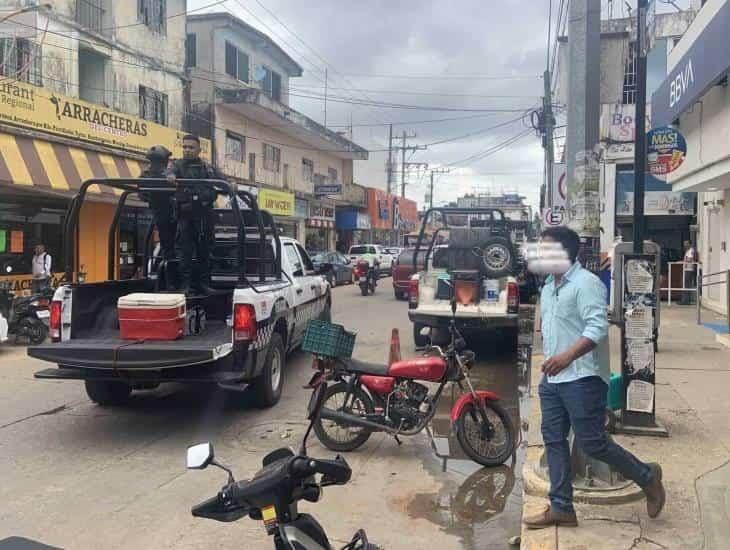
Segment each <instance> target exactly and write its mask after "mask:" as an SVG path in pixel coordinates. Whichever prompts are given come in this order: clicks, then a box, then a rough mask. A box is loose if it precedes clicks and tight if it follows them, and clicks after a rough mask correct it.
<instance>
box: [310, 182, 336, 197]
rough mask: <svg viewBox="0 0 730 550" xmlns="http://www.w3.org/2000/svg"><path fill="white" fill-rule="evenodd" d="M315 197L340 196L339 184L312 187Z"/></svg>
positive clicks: (321, 184)
mask: <svg viewBox="0 0 730 550" xmlns="http://www.w3.org/2000/svg"><path fill="white" fill-rule="evenodd" d="M314 194H315V195H342V184H341V183H320V184H315V186H314Z"/></svg>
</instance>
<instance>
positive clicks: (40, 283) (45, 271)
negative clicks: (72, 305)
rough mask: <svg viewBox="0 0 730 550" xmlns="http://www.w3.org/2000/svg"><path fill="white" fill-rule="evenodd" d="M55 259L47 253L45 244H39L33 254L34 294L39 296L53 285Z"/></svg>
mask: <svg viewBox="0 0 730 550" xmlns="http://www.w3.org/2000/svg"><path fill="white" fill-rule="evenodd" d="M52 267H53V258H52V257H51V255H50V254H49V253H48V252H46V247H45V245H44V244H42V243H41V244H38V245H36V247H35V253H34V254H33V274H32V279H31V283H30V287H31V291H32V292H33V294H38V293H39V292H41V291H43V290H44V289H46V288H47V287H48V285H50V284H51V277H52V274H51V268H52Z"/></svg>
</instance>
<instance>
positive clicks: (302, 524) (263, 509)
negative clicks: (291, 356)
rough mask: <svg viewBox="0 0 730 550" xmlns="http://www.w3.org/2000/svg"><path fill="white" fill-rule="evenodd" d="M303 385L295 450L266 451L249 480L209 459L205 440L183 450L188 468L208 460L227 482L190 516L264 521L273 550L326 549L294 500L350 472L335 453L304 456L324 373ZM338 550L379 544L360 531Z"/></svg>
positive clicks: (313, 495) (315, 497) (313, 498)
mask: <svg viewBox="0 0 730 550" xmlns="http://www.w3.org/2000/svg"><path fill="white" fill-rule="evenodd" d="M309 387H313V388H314V392H313V393H312V397H311V399H310V401H309V406H308V409H307V416H308V418H309V427H308V428H307V431H306V433H305V434H304V439H303V440H302V445H301V448H300V449H299V453H298V454H294V452H293V451H292V450H291V449H289V448H282V449H277V450H276V451H273V452H271V453H269V454H268V455H266V456H265V457H264V459H263V468H262V469H261V470H260V471H259V472H258V473H257V474H256V475H255V476H254V477H253V479H251V480H245V481H235V480H234V479H233V473H232V472H231V470H229V469H228V468H226V467H225V466H222V465H220V464H219V463H217V462H216V461H215V459H214V455H213V447H212V445H211V444H210V443H201V444H199V445H194V446H192V447H190V448H188V451H187V467H188V468H191V469H198V470H202V469H203V468H206V467H207V466H209V465H211V464H212V465H214V466H218V467H219V468H221V469H223V470H225V471H226V472H228V482H227V483H226V484H225V485H224V486H223V488H222V489H221V490H220V492H219V493H218V494H217V495H216V496H215V497H213V498H211V499H208V500H206V501H205V502H202V503H201V504H198V505H197V506H194V507H193V509H192V514H193V516H195V517H200V518H208V519H214V520H216V521H222V522H231V521H236V520H239V519H241V518H243V517H244V516H249V517H250V518H251V519H253V520H257V521H262V522H263V523H264V526H265V527H266V532H267V533H268V535H269V536H273V537H274V548H276V550H332V546H331V545H330V543H329V539H328V538H327V534H326V533H325V531H324V528H323V527H322V526H321V525H320V524H319V522H317V520H316V519H314V517H312V516H311V515H309V514H300V513H299V512H298V510H297V502H298V501H300V500H307V501H309V502H317V501H319V499H320V497H321V496H322V488H323V487H326V486H328V485H344V484H346V483H347V482H348V481H349V480H350V476H351V475H352V470H351V469H350V466H349V465H348V464H347V462H346V461H345V459H344V458H342V457H340V456H339V455H338V456H337V457H336V458H335V459H334V460H320V459H316V458H312V457H310V456H308V455H307V447H306V444H307V438H308V437H309V433H310V432H311V431H312V424H313V423H314V421H315V420H316V418H317V417H318V416H319V412H320V410H321V408H322V403H323V401H324V396H325V391H326V389H327V383H326V382H325V374H324V373H323V372H318V373H317V374H316V375H315V376H314V378H312V381H311V382H310V383H309ZM317 475H319V476H320V477H319V480H317V478H316V476H317ZM342 550H379V547H377V546H376V545H374V544H371V543H369V542H368V540H367V536H366V535H365V532H364V531H362V530H360V531H358V532H357V533H356V534H355V536H354V537H353V539H352V540H351V541H350V542H349V543H348V544H346V545H345V546H344V547H343V548H342Z"/></svg>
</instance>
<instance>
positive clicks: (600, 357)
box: [523, 227, 665, 529]
mask: <svg viewBox="0 0 730 550" xmlns="http://www.w3.org/2000/svg"><path fill="white" fill-rule="evenodd" d="M542 240H543V241H544V242H554V243H560V245H562V248H563V249H564V250H565V252H566V254H567V257H568V260H569V261H568V262H564V267H562V268H560V269H559V270H558V269H555V270H553V272H552V274H551V275H549V276H548V278H547V279H546V282H545V286H544V287H543V289H542V293H541V297H540V315H541V321H542V323H541V327H542V337H543V350H544V355H545V362H544V363H543V366H542V371H543V373H544V376H543V378H542V381H541V382H540V386H539V396H540V408H541V410H542V438H543V441H544V444H545V453H546V456H547V463H548V471H549V474H550V493H549V498H550V505H549V506H548V507H547V508H546V509H545V511H543V512H542V513H540V514H537V515H534V516H532V517H528V518H525V519H524V520H523V521H524V523H525V525H526V527H527V528H529V529H541V528H544V527H550V526H553V525H562V526H568V527H574V526H577V525H578V521H577V518H576V515H575V510H574V508H573V485H572V473H571V456H570V447H569V445H568V432H569V430H570V428H571V427H572V428H573V432H574V434H575V438H576V441H577V443H578V445H579V446H580V448H581V449H582V450H583V452H584V453H585V454H587V455H588V456H590V457H592V458H594V459H596V460H600V461H602V462H605V463H607V464H608V465H610V466H611V467H613V469H614V470H616V471H617V472H619V473H620V474H621V475H623V476H624V477H625V478H626V479H630V480H633V481H635V482H636V483H637V484H638V485H639V486H640V487H641V488H642V489H643V491H644V494H645V495H646V508H647V512H648V514H649V517H652V518H654V517H656V516H658V515H659V513H660V512H661V511H662V507H663V506H664V500H665V492H664V486H663V485H662V469H661V467H660V466H659V464H656V463H650V464H645V463H644V462H641V461H640V460H639V459H638V458H636V457H635V456H634V455H632V454H631V453H629V452H628V451H626V450H625V449H623V448H622V447H620V446H619V445H618V444H616V443H615V442H614V441H613V440H612V439H610V438H609V437H608V435H607V434H606V430H605V422H604V420H605V414H606V398H607V391H608V380H609V376H610V363H609V349H608V339H607V336H608V319H607V309H606V287H605V285H604V284H603V283H602V282H601V280H600V279H599V278H598V277H596V276H595V275H594V274H593V273H591V272H589V271H588V270H586V269H584V268H583V267H582V266H581V265H580V262H578V261H577V257H578V248H579V246H580V239H579V237H578V235H577V234H576V233H575V232H574V231H572V230H571V229H568V228H567V227H552V228H549V229H546V230H545V231H543V233H542ZM552 265H556V266H558V265H561V263H560V262H552ZM556 271H559V272H556Z"/></svg>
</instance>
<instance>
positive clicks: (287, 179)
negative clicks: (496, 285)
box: [186, 13, 368, 250]
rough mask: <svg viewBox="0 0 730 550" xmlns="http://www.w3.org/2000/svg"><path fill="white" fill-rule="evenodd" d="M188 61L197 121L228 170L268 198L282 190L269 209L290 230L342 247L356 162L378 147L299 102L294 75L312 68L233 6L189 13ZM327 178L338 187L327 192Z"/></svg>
mask: <svg viewBox="0 0 730 550" xmlns="http://www.w3.org/2000/svg"><path fill="white" fill-rule="evenodd" d="M186 65H187V67H188V71H189V75H190V77H191V79H192V88H191V112H190V117H189V118H190V127H191V128H192V129H194V130H195V131H196V132H197V133H198V134H200V135H202V136H205V137H209V138H211V139H212V140H213V141H214V144H215V145H214V152H213V159H214V162H215V163H216V165H217V166H218V168H219V169H221V170H222V171H223V173H224V174H226V176H228V177H230V178H232V179H233V180H234V181H236V182H238V183H240V184H241V185H246V186H249V187H250V188H251V189H253V190H256V192H258V193H259V198H260V199H261V197H262V195H263V197H264V198H265V197H266V196H275V197H276V200H266V201H265V203H266V204H264V205H263V207H264V208H267V207H268V208H269V209H270V210H271V211H272V213H273V214H274V215H275V217H276V221H277V223H278V224H279V227H280V228H281V230H282V232H283V233H284V234H285V235H289V236H292V237H296V238H298V239H299V240H301V241H302V242H304V243H306V244H307V246H308V247H309V248H310V249H312V250H320V249H333V248H334V247H335V241H336V234H335V210H336V208H337V206H338V205H343V204H346V203H347V200H348V199H347V196H348V195H351V194H353V191H352V190H351V189H349V188H351V187H352V185H353V161H354V160H357V159H362V160H365V159H367V158H368V153H367V151H366V150H365V149H363V148H362V147H359V146H358V145H356V144H355V143H352V142H351V141H349V140H348V139H345V138H344V137H342V136H341V135H340V134H338V133H335V132H332V131H330V130H328V129H327V128H325V127H323V126H321V125H320V124H318V123H317V122H315V121H314V120H312V119H310V118H308V117H306V116H305V115H303V114H301V113H299V112H297V111H295V110H294V109H292V108H291V107H290V106H289V79H291V78H296V77H299V76H301V75H302V68H301V67H300V66H299V65H298V64H297V63H296V62H295V61H294V60H293V59H292V58H291V57H290V56H289V55H288V54H287V53H286V52H285V51H284V50H283V49H281V47H279V45H278V44H276V42H274V41H273V40H272V39H271V38H269V37H268V36H266V35H265V34H263V33H261V32H260V31H258V30H256V29H255V28H253V27H251V26H250V25H248V24H247V23H245V22H244V21H242V20H240V19H238V18H237V17H235V16H233V15H231V14H229V13H212V14H203V15H191V16H189V17H188V26H187V60H186ZM320 185H334V186H335V188H336V190H337V192H336V193H334V194H331V195H326V196H320V195H319V194H318V193H317V186H320ZM260 202H261V201H260Z"/></svg>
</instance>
